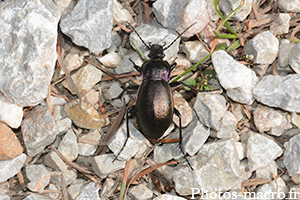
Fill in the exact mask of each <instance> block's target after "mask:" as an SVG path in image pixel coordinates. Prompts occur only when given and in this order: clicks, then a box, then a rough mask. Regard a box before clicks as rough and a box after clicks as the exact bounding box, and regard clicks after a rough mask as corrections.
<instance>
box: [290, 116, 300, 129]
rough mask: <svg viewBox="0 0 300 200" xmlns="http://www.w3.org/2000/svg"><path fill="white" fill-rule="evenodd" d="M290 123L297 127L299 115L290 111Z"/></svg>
mask: <svg viewBox="0 0 300 200" xmlns="http://www.w3.org/2000/svg"><path fill="white" fill-rule="evenodd" d="M291 120H292V123H293V124H294V125H296V126H297V127H300V115H299V114H297V113H292V118H291Z"/></svg>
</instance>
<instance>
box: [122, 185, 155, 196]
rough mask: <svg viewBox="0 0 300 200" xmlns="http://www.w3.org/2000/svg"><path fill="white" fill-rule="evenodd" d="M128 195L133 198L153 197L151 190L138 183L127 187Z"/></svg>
mask: <svg viewBox="0 0 300 200" xmlns="http://www.w3.org/2000/svg"><path fill="white" fill-rule="evenodd" d="M128 196H129V197H131V198H132V199H133V200H150V199H152V198H153V192H152V190H150V189H149V188H147V187H146V186H145V185H143V184H139V185H137V186H134V187H132V188H130V189H129V191H128Z"/></svg>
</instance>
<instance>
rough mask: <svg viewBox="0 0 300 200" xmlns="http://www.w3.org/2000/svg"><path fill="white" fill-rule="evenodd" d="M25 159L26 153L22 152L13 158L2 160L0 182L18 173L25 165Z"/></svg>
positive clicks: (0, 162)
mask: <svg viewBox="0 0 300 200" xmlns="http://www.w3.org/2000/svg"><path fill="white" fill-rule="evenodd" d="M25 160H26V155H25V154H24V153H22V154H21V155H19V156H18V157H16V158H14V159H12V160H2V161H0V183H2V182H4V181H7V180H8V179H9V178H11V177H13V176H14V175H16V174H17V173H18V172H19V171H20V170H21V168H22V167H23V165H24V163H25Z"/></svg>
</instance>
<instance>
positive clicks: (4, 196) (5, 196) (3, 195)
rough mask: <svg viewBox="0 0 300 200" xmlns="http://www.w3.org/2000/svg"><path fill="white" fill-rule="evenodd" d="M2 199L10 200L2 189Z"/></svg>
mask: <svg viewBox="0 0 300 200" xmlns="http://www.w3.org/2000/svg"><path fill="white" fill-rule="evenodd" d="M0 199H1V200H10V197H9V196H8V195H7V194H5V193H4V192H3V190H1V189H0Z"/></svg>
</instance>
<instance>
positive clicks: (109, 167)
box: [92, 154, 126, 178]
mask: <svg viewBox="0 0 300 200" xmlns="http://www.w3.org/2000/svg"><path fill="white" fill-rule="evenodd" d="M114 159H115V156H114V155H113V154H103V155H99V156H95V157H94V158H93V159H92V167H93V170H94V171H95V172H96V174H97V175H98V176H99V177H100V178H105V177H106V176H107V175H108V174H109V173H113V172H115V171H117V170H119V169H123V168H124V167H125V163H126V161H119V160H115V161H113V160H114Z"/></svg>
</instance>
